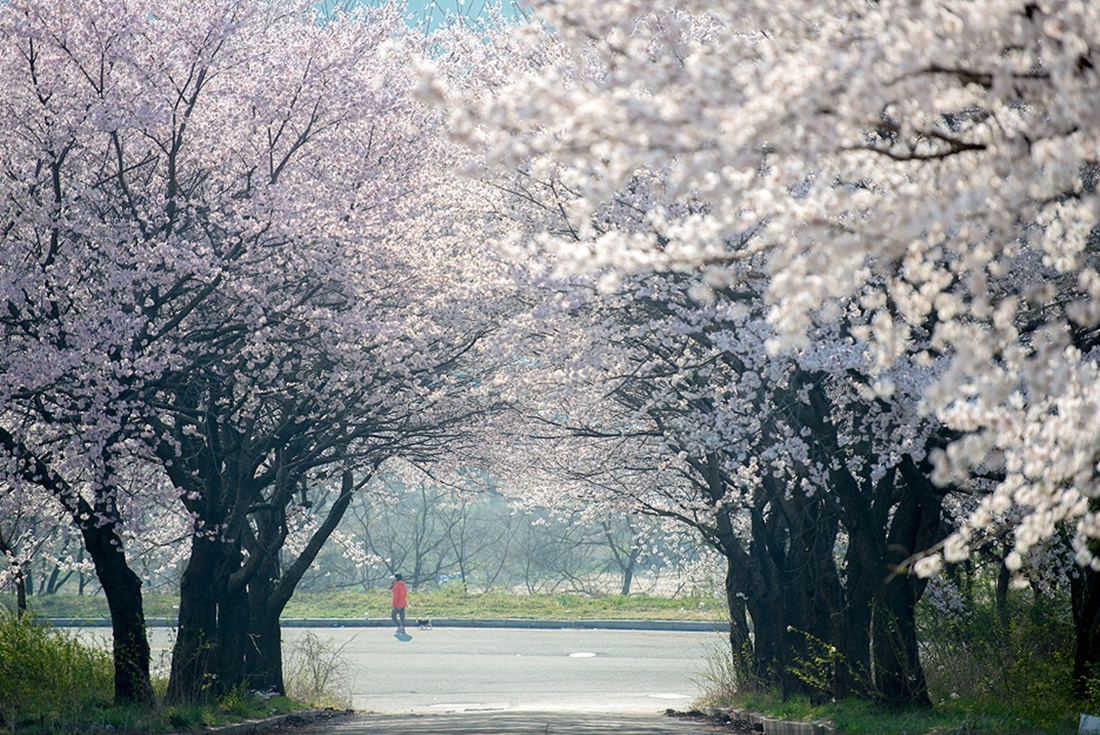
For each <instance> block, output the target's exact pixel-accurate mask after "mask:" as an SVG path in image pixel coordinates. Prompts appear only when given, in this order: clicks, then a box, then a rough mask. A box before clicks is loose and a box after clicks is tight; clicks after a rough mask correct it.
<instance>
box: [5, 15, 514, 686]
mask: <svg viewBox="0 0 1100 735" xmlns="http://www.w3.org/2000/svg"><path fill="white" fill-rule="evenodd" d="M0 29H2V32H3V34H2V37H3V38H4V44H3V48H2V52H0V61H2V63H3V65H4V71H5V74H6V76H7V78H8V79H10V80H11V85H10V87H9V92H8V93H7V95H6V104H5V106H4V108H3V111H2V113H0V115H2V124H3V125H4V126H5V127H6V128H7V129H8V132H9V135H8V138H9V139H10V141H11V143H10V145H6V147H5V149H4V151H3V153H4V160H3V165H4V167H5V172H6V176H5V183H4V185H3V186H4V196H5V203H4V206H5V219H4V221H5V223H6V225H5V228H4V237H5V247H4V248H3V249H2V251H3V256H0V257H3V258H4V263H3V265H4V267H3V268H2V269H0V273H3V278H2V280H0V284H2V289H3V291H2V296H0V298H3V300H4V306H5V309H4V315H3V317H2V318H3V328H4V330H5V331H4V339H5V350H4V352H3V360H4V366H3V367H4V371H3V372H4V378H3V379H2V384H0V392H2V396H3V398H4V401H3V405H4V407H5V408H4V413H3V420H4V424H3V425H0V442H2V446H3V447H4V449H5V450H6V452H7V454H8V456H10V457H12V458H13V464H12V465H11V477H12V479H13V481H14V480H19V481H22V482H29V483H35V484H37V485H38V486H40V487H42V488H43V489H45V490H48V491H49V492H50V493H51V494H52V495H53V496H54V497H55V498H56V499H57V500H58V501H60V502H61V503H62V504H63V505H64V507H65V508H66V510H67V511H68V513H69V515H70V516H71V517H72V519H73V520H74V522H76V523H77V524H78V525H79V527H80V528H81V530H82V532H83V533H84V537H85V543H86V545H87V546H88V550H89V553H90V554H91V556H92V558H93V560H95V562H96V565H97V572H98V574H99V577H100V581H101V584H102V585H103V588H104V590H105V592H106V593H107V596H108V600H109V601H110V602H111V611H112V620H113V622H114V625H115V654H116V670H117V671H118V672H121V673H116V697H117V698H119V699H120V700H124V701H125V700H134V701H139V702H149V701H151V699H152V691H151V688H150V687H149V685H148V644H147V643H146V639H145V633H144V623H143V615H142V608H141V597H140V579H139V578H138V577H137V575H136V574H134V572H133V570H132V569H130V568H129V566H128V565H127V562H126V558H125V548H126V544H125V539H126V538H127V529H128V528H130V527H133V526H134V524H135V523H136V522H137V519H141V518H149V517H152V516H153V515H154V514H155V513H156V509H157V508H164V507H170V506H173V507H176V508H177V509H180V510H182V511H183V512H184V513H185V514H186V517H187V518H188V519H189V520H190V523H191V526H192V527H191V529H190V541H191V548H190V552H189V561H188V563H187V568H186V570H185V572H184V576H183V580H182V583H181V584H182V587H181V609H180V629H179V634H178V637H177V642H176V649H175V652H174V657H173V670H172V676H171V678H170V682H169V697H170V698H171V699H174V700H190V699H196V698H201V697H206V696H211V695H217V694H219V693H220V692H223V691H228V690H229V689H230V688H231V687H233V686H237V685H241V684H261V685H263V686H265V687H266V686H273V687H275V688H276V689H281V687H282V681H281V673H280V669H279V635H278V614H279V612H280V611H281V609H282V606H283V605H285V603H286V600H287V599H289V596H290V594H291V593H292V591H293V589H294V586H295V585H296V584H297V582H298V580H299V579H300V578H301V575H302V573H303V572H304V569H305V568H306V567H308V566H309V564H310V563H311V562H312V560H313V559H314V558H315V556H316V554H317V551H318V549H319V547H320V545H321V544H322V543H323V542H324V541H325V539H326V538H327V537H328V535H329V534H330V533H331V532H332V530H333V529H334V528H335V526H336V524H337V523H338V521H339V519H340V516H341V515H342V513H343V512H344V509H346V507H347V503H348V501H349V500H350V497H351V494H352V493H353V492H354V491H355V490H356V489H357V488H358V487H360V486H361V485H362V484H363V482H364V481H365V479H366V478H368V477H369V476H370V475H371V473H372V472H373V470H374V468H376V467H377V466H378V465H379V464H381V463H382V462H384V461H385V460H386V458H388V457H390V456H399V455H412V456H416V457H420V458H430V457H432V456H434V455H436V454H438V453H439V452H440V451H442V449H441V448H442V447H444V446H447V445H453V444H454V443H455V442H456V441H457V438H458V437H459V436H460V431H459V428H458V427H459V426H461V424H462V422H464V421H466V420H469V419H470V418H471V417H472V416H474V415H477V414H478V413H480V412H482V411H483V410H485V406H486V403H484V402H479V401H478V400H466V399H463V400H459V397H460V396H463V395H465V394H467V393H469V394H471V395H472V394H474V393H476V391H474V390H473V386H476V384H477V383H478V381H480V380H481V373H480V372H479V369H478V368H477V366H476V365H474V364H473V358H475V357H476V356H477V355H478V342H479V339H480V337H481V336H482V335H483V334H484V333H485V331H486V330H488V329H490V328H491V325H492V322H493V320H494V319H495V318H496V317H497V314H496V313H495V312H494V310H495V309H498V308H499V307H498V306H497V304H498V303H499V300H498V299H494V298H487V296H486V294H493V295H494V296H496V297H501V298H502V297H503V296H504V295H505V294H506V293H507V291H506V290H504V289H502V288H501V286H502V285H503V283H504V282H503V281H502V280H501V279H499V278H496V276H495V274H496V273H497V271H498V268H497V267H496V262H495V260H494V259H493V258H492V257H489V256H488V254H486V253H485V252H484V250H483V248H482V247H481V241H480V239H478V238H477V237H475V236H473V235H472V233H473V232H474V231H475V230H476V229H477V226H478V224H479V222H478V218H477V217H476V216H471V215H470V214H469V213H468V212H462V213H458V200H457V198H456V196H455V195H454V193H453V192H451V191H450V190H449V189H448V187H447V181H446V178H445V177H446V171H447V170H448V169H447V164H448V162H450V161H452V160H454V158H455V155H457V149H455V147H454V146H453V144H451V143H450V142H448V141H447V140H446V139H445V137H444V136H443V135H442V129H441V127H442V126H441V125H440V120H439V119H438V118H439V116H438V114H437V113H436V112H434V111H432V110H430V109H428V108H426V107H425V106H423V105H422V104H420V103H418V102H416V101H414V100H413V99H412V97H411V94H410V92H411V89H412V87H413V85H414V84H415V82H416V79H415V77H414V76H413V74H412V68H413V65H414V60H415V58H416V56H417V55H418V54H419V53H421V52H423V51H425V50H427V49H428V46H427V44H428V41H427V40H426V39H424V38H423V37H422V36H417V35H415V34H413V33H412V32H411V31H410V30H409V29H408V28H407V27H406V26H405V24H404V23H403V19H402V15H401V11H400V9H399V8H397V7H395V6H389V7H386V8H381V9H376V10H371V11H362V12H360V13H355V14H344V15H339V16H336V17H331V18H326V19H324V20H323V22H322V19H320V18H318V17H317V16H316V15H315V13H314V11H313V10H312V8H311V7H310V5H309V4H308V3H305V2H290V1H287V2H267V1H266V0H257V1H256V2H222V1H220V0H210V1H209V2H203V3H200V4H199V5H196V4H194V3H182V2H179V3H177V2H169V3H162V2H156V3H152V2H130V3H118V2H111V1H109V0H101V1H99V0H97V1H96V2H91V3H86V2H60V3H53V4H49V5H45V6H43V5H41V4H37V3H23V2H14V3H8V4H5V5H4V6H3V9H2V10H0ZM135 464H139V465H142V466H144V467H154V468H156V467H159V472H160V473H161V477H160V479H158V480H157V481H150V482H149V483H147V485H146V486H145V488H144V489H143V490H142V491H141V492H138V493H134V494H129V493H124V492H122V490H121V487H122V483H121V479H122V478H123V477H124V475H125V472H124V470H125V468H127V467H130V466H133V465H135ZM164 476H166V477H167V478H168V479H170V481H171V482H170V483H165V482H163V481H162V480H163V477H164ZM333 482H335V483H337V484H338V486H339V487H340V491H339V494H338V499H337V500H336V501H335V502H333V503H332V504H329V505H327V506H326V507H325V509H324V511H325V514H324V516H323V517H320V518H316V519H314V520H313V521H311V522H303V521H302V520H301V518H300V516H301V515H302V513H303V511H304V510H308V509H309V508H310V501H309V496H310V494H311V493H314V492H316V490H315V489H314V488H315V486H316V485H318V484H325V483H327V484H331V483H333ZM180 505H182V508H180ZM177 512H178V511H177ZM291 530H294V531H296V532H297V534H298V536H299V537H304V538H305V539H307V540H305V541H304V542H303V543H301V544H300V545H298V546H297V549H298V551H299V553H298V554H297V555H296V558H295V559H294V561H293V562H292V563H290V564H289V565H288V566H287V567H286V568H281V567H280V566H279V558H280V557H279V553H278V552H279V550H280V549H281V548H282V546H283V544H284V543H285V542H286V540H287V538H288V536H290V534H291ZM108 561H109V562H110V563H111V564H112V565H113V566H112V567H110V568H107V567H106V566H105V565H106V563H107V562H108ZM249 636H251V639H252V640H253V641H254V642H255V644H256V645H254V646H253V647H252V649H251V650H252V651H259V652H260V653H259V658H258V659H256V660H252V658H250V656H251V654H249V653H247V652H246V648H247V647H246V646H245V645H244V643H245V642H246V641H247V640H249ZM210 642H214V645H213V646H210V645H209V643H210Z"/></svg>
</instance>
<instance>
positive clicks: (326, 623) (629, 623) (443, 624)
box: [46, 618, 729, 633]
mask: <svg viewBox="0 0 1100 735" xmlns="http://www.w3.org/2000/svg"><path fill="white" fill-rule="evenodd" d="M46 620H47V621H48V622H49V623H50V624H51V625H53V626H54V627H58V628H109V627H110V626H111V621H110V620H107V619H104V618H100V619H89V618H46ZM279 623H280V625H281V626H282V627H284V628H388V627H390V626H391V625H392V623H391V622H390V620H389V619H388V618H374V619H366V618H364V619H363V620H357V619H350V618H283V619H282V620H280V621H279ZM177 624H178V621H177V620H176V619H175V618H146V620H145V627H147V628H174V627H176V625H177ZM432 627H438V628H524V629H528V630H563V629H564V630H660V631H681V632H697V633H726V632H729V623H723V622H719V621H708V620H528V619H526V618H466V619H460V618H432Z"/></svg>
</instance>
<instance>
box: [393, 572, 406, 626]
mask: <svg viewBox="0 0 1100 735" xmlns="http://www.w3.org/2000/svg"><path fill="white" fill-rule="evenodd" d="M390 592H391V593H392V597H393V612H391V613H390V618H391V619H392V620H393V623H394V625H396V626H397V632H398V633H399V634H400V633H404V632H405V605H406V604H407V603H408V600H409V588H408V587H406V586H405V582H404V580H403V579H401V575H400V574H395V575H393V584H391V585H390Z"/></svg>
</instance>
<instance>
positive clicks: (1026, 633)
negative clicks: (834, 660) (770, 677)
mask: <svg viewBox="0 0 1100 735" xmlns="http://www.w3.org/2000/svg"><path fill="white" fill-rule="evenodd" d="M975 589H976V592H974V591H972V592H971V594H969V595H968V596H967V597H966V599H965V600H964V601H962V602H961V603H959V604H956V605H955V606H954V607H951V606H946V607H945V606H942V605H941V606H937V605H934V604H931V603H929V602H922V604H921V605H920V606H918V621H919V625H920V641H921V644H920V645H921V663H922V666H923V669H924V673H925V677H926V679H927V682H928V689H929V696H930V698H931V700H932V706H931V707H923V708H922V707H915V708H908V709H897V708H891V707H887V706H884V705H880V704H877V703H876V702H874V701H870V700H856V699H852V700H843V701H826V702H825V703H823V704H811V701H810V697H808V696H806V697H792V698H789V699H787V700H786V701H784V700H783V698H782V697H780V696H779V695H778V693H775V692H756V691H747V690H744V689H743V688H740V687H739V682H738V678H737V676H736V672H735V670H734V667H733V665H732V663H731V661H732V658H731V656H730V655H729V649H728V643H725V644H724V646H720V647H719V648H718V649H717V650H716V651H715V653H714V654H712V656H711V660H710V662H709V666H708V668H707V670H706V671H705V672H704V674H703V675H702V678H703V682H702V683H703V684H704V687H705V689H706V690H707V693H706V695H705V696H704V697H703V698H702V699H701V700H700V702H699V704H700V705H703V706H705V705H711V706H720V707H731V708H735V709H743V710H748V711H754V712H760V713H762V714H764V715H766V716H770V717H776V718H780V719H789V720H801V721H812V720H822V719H823V720H829V721H832V723H833V724H834V725H835V727H836V730H837V732H838V733H842V734H848V735H930V734H931V735H939V734H946V733H967V734H968V735H993V734H994V733H997V734H998V735H1000V734H1002V733H1009V734H1011V733H1018V734H1020V735H1023V734H1024V733H1036V734H1040V733H1041V734H1046V735H1061V734H1063V733H1064V734H1066V735H1068V734H1069V733H1074V732H1076V731H1077V725H1078V716H1079V714H1081V713H1093V714H1100V678H1098V679H1097V685H1096V686H1093V687H1091V688H1090V689H1091V691H1092V692H1093V694H1092V696H1090V697H1089V698H1088V699H1087V700H1085V701H1081V700H1077V699H1075V698H1074V697H1073V687H1072V676H1071V675H1072V667H1073V658H1072V654H1073V643H1074V638H1073V625H1072V618H1071V612H1070V609H1069V601H1068V599H1065V596H1062V597H1057V596H1056V597H1045V596H1042V595H1037V594H1035V593H1033V592H1032V591H1031V590H1029V589H1025V590H1013V593H1012V594H1011V595H1009V597H1008V599H1007V600H1005V601H1003V604H1002V605H998V604H997V603H996V601H995V600H994V599H993V595H992V594H991V590H990V589H988V588H985V587H981V586H977V587H976V588H975ZM794 673H796V674H798V672H794ZM812 673H813V672H809V674H812ZM800 678H801V680H802V681H804V682H812V681H813V677H812V676H810V675H807V676H804V677H800ZM821 699H823V698H822V697H820V696H819V697H815V702H816V701H820V700H821Z"/></svg>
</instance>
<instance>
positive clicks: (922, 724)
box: [722, 693, 1077, 735]
mask: <svg viewBox="0 0 1100 735" xmlns="http://www.w3.org/2000/svg"><path fill="white" fill-rule="evenodd" d="M722 704H723V706H728V707H732V708H734V709H743V710H749V711H752V712H759V713H761V714H763V715H765V716H767V717H775V718H778V719H783V720H794V721H803V722H809V721H814V720H829V721H831V722H832V723H833V724H834V725H835V727H836V731H837V732H838V733H841V734H842V735H948V733H952V734H954V733H965V734H966V735H1070V733H1075V732H1077V711H1076V710H1075V709H1073V707H1072V705H1069V704H1068V703H1067V702H1065V701H1064V700H1061V699H1060V700H1058V701H1051V702H1048V703H1047V704H1046V706H1039V707H1037V706H1036V703H1035V702H1030V701H1026V702H1020V701H1013V700H1001V701H994V700H981V701H965V700H962V699H957V700H953V701H951V702H949V703H946V704H941V705H939V706H936V707H933V708H917V709H891V708H887V707H883V706H880V705H876V704H875V703H873V702H869V701H867V700H858V699H851V700H842V701H840V702H831V703H828V704H821V705H813V704H811V703H810V701H809V699H807V698H804V697H793V698H791V699H788V700H787V701H783V699H782V698H781V697H780V696H779V695H778V694H769V693H745V694H741V695H737V696H735V697H734V698H732V699H726V700H724V701H723V702H722Z"/></svg>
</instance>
